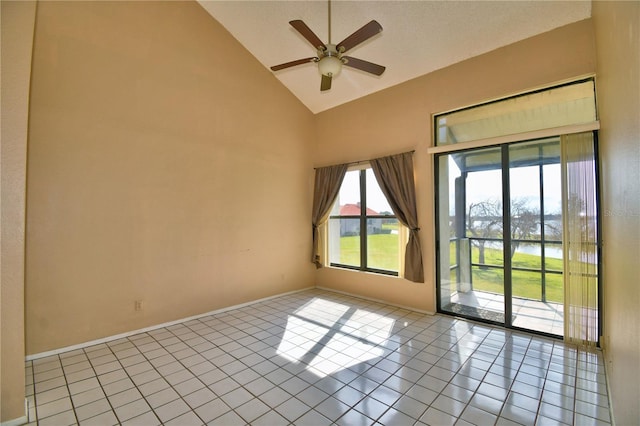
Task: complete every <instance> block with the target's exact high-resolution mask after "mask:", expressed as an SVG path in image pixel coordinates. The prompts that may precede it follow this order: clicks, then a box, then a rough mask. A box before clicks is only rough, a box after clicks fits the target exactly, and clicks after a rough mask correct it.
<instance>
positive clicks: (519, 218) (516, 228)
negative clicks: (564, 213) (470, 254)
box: [467, 198, 540, 264]
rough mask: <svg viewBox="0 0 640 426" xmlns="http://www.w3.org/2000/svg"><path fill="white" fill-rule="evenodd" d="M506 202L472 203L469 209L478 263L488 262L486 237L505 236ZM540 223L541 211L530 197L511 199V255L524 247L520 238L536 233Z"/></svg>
mask: <svg viewBox="0 0 640 426" xmlns="http://www.w3.org/2000/svg"><path fill="white" fill-rule="evenodd" d="M502 217H503V210H502V202H501V201H500V200H496V199H490V200H484V201H480V202H477V203H471V204H469V211H468V212H467V231H468V233H469V234H471V236H472V237H473V238H479V239H477V240H474V242H473V243H474V245H475V246H476V247H478V254H479V258H478V263H481V264H484V263H485V246H486V243H487V241H486V240H484V239H483V238H503V236H504V232H503V229H502V228H503V219H502ZM539 226H540V210H539V209H537V208H531V207H529V200H528V199H527V198H515V199H513V200H512V201H511V230H510V235H511V240H512V241H511V253H510V254H511V258H513V255H514V254H515V252H516V250H517V249H518V247H520V244H521V241H520V240H527V239H530V238H531V237H532V236H535V235H536V234H537V232H538V230H539Z"/></svg>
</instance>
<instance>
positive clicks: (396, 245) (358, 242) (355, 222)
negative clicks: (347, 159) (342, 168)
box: [328, 168, 401, 276]
mask: <svg viewBox="0 0 640 426" xmlns="http://www.w3.org/2000/svg"><path fill="white" fill-rule="evenodd" d="M328 222H329V224H328V227H329V229H328V233H329V234H328V235H329V236H328V252H329V264H330V265H331V266H336V267H342V268H348V269H356V270H360V271H368V272H377V273H382V274H388V275H396V276H397V275H398V271H399V270H400V253H401V250H400V240H401V235H400V234H401V229H400V223H399V222H398V219H397V218H396V217H395V215H394V214H393V212H392V210H391V207H390V206H389V203H388V202H387V199H386V198H385V196H384V194H383V193H382V191H381V190H380V186H378V182H377V181H376V178H375V175H374V174H373V170H372V169H371V168H366V169H361V170H351V171H348V172H347V173H346V175H345V177H344V181H343V182H342V186H341V187H340V193H339V194H338V198H337V199H336V203H335V204H334V206H333V208H332V209H331V213H330V216H329V221H328Z"/></svg>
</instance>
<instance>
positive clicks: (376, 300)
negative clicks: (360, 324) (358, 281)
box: [316, 285, 435, 315]
mask: <svg viewBox="0 0 640 426" xmlns="http://www.w3.org/2000/svg"><path fill="white" fill-rule="evenodd" d="M316 288H317V289H318V290H325V291H331V292H334V293H339V294H344V295H345V296H351V297H356V298H358V299H364V300H369V301H371V302H377V303H384V304H385V305H390V306H395V307H396V308H400V309H406V310H409V311H413V312H418V313H420V314H425V315H435V312H431V311H425V310H423V309H418V308H413V307H411V306H405V305H399V304H397V303H391V302H389V301H388V300H382V299H375V298H373V297H367V296H363V295H361V294H355V293H349V292H346V291H341V290H336V289H333V288H329V287H322V286H318V285H317V286H316Z"/></svg>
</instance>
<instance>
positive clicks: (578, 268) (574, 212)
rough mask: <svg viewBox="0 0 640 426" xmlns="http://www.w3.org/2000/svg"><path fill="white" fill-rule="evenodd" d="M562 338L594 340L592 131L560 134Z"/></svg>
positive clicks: (595, 282)
mask: <svg viewBox="0 0 640 426" xmlns="http://www.w3.org/2000/svg"><path fill="white" fill-rule="evenodd" d="M562 179H563V187H564V191H565V194H564V196H563V204H564V208H563V210H564V212H565V214H564V215H563V218H564V219H563V222H564V223H563V230H564V231H563V232H564V238H563V239H564V244H565V255H564V263H565V265H564V279H565V283H564V284H565V340H566V341H569V342H571V343H575V344H578V345H583V346H596V345H597V343H598V337H599V336H598V334H599V327H598V226H599V224H598V207H597V203H596V202H597V197H596V182H597V181H596V163H595V149H594V139H593V134H592V133H591V132H588V133H577V134H573V135H565V136H562Z"/></svg>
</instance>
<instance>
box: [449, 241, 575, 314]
mask: <svg viewBox="0 0 640 426" xmlns="http://www.w3.org/2000/svg"><path fill="white" fill-rule="evenodd" d="M502 254H503V253H502V250H498V249H490V248H485V259H484V263H485V264H488V265H497V266H503V265H504V262H503V256H502ZM451 256H452V257H451V258H452V259H455V251H454V247H453V245H452V251H451ZM471 258H472V261H473V263H479V249H478V247H473V248H472V251H471ZM512 266H513V267H514V268H516V267H517V268H529V269H540V267H541V259H540V256H536V255H533V254H525V253H516V254H515V255H514V256H513V259H512ZM545 268H546V269H547V270H555V271H562V268H563V263H562V259H553V258H547V259H546V262H545ZM512 281H513V295H514V296H516V297H524V298H527V299H536V300H540V299H541V297H542V285H541V282H542V277H541V273H540V272H530V271H517V270H514V271H513V274H512ZM503 283H504V272H503V270H502V269H498V268H485V269H482V268H480V267H477V266H474V267H473V289H474V290H481V291H489V292H492V293H499V294H504V284H503ZM546 297H547V301H549V302H557V303H562V302H563V300H564V283H563V276H562V275H561V274H552V273H547V274H546Z"/></svg>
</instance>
